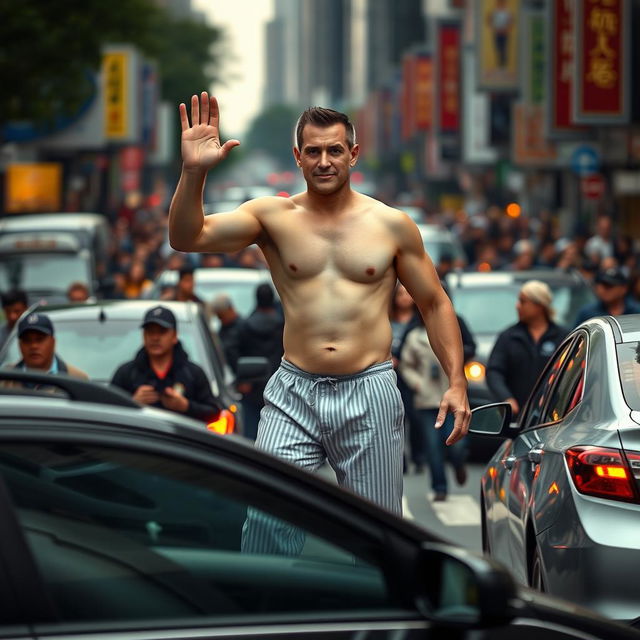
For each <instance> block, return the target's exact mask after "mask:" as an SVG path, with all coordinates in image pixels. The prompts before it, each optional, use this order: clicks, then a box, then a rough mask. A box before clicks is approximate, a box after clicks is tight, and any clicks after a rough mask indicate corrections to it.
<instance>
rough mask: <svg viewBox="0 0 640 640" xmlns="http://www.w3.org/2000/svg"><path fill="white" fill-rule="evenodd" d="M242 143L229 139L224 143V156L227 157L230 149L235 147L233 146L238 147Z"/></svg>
mask: <svg viewBox="0 0 640 640" xmlns="http://www.w3.org/2000/svg"><path fill="white" fill-rule="evenodd" d="M239 144H240V141H239V140H227V141H226V142H225V143H224V144H223V145H222V155H223V157H225V158H226V157H227V154H228V153H229V151H231V149H233V147H237V146H238V145H239Z"/></svg>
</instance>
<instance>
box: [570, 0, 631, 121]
mask: <svg viewBox="0 0 640 640" xmlns="http://www.w3.org/2000/svg"><path fill="white" fill-rule="evenodd" d="M630 17H631V16H630V10H629V2H628V0H579V1H578V2H577V14H576V41H575V51H576V83H575V86H574V90H573V96H574V102H573V119H574V121H575V122H579V123H584V124H624V123H628V122H629V113H630V105H629V102H630V90H629V76H630V74H631V66H630V63H631V60H630V36H631V31H630V29H631V25H630V23H631V20H630Z"/></svg>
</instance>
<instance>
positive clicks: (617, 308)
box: [604, 298, 624, 316]
mask: <svg viewBox="0 0 640 640" xmlns="http://www.w3.org/2000/svg"><path fill="white" fill-rule="evenodd" d="M604 308H605V309H606V310H607V313H608V314H610V315H612V316H620V315H622V314H623V313H624V298H621V299H619V300H613V301H612V302H609V303H608V304H605V305H604Z"/></svg>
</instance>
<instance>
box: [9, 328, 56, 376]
mask: <svg viewBox="0 0 640 640" xmlns="http://www.w3.org/2000/svg"><path fill="white" fill-rule="evenodd" d="M18 344H19V345H20V353H21V354H22V359H23V360H24V363H25V365H26V366H27V367H28V368H29V369H42V370H44V371H49V369H50V368H51V363H52V362H53V354H54V353H55V350H56V341H55V338H54V337H53V336H48V335H46V334H45V333H42V332H41V331H25V332H24V333H23V334H22V335H21V336H20V338H19V340H18Z"/></svg>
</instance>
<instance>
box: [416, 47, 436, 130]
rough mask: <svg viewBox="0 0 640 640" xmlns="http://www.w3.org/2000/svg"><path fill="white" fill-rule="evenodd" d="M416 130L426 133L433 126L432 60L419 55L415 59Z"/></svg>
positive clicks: (429, 57)
mask: <svg viewBox="0 0 640 640" xmlns="http://www.w3.org/2000/svg"><path fill="white" fill-rule="evenodd" d="M415 73H416V129H417V130H418V131H426V130H427V129H430V128H431V126H432V125H433V59H432V57H431V56H430V55H428V54H425V53H421V54H419V55H418V56H417V58H416V64H415Z"/></svg>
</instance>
